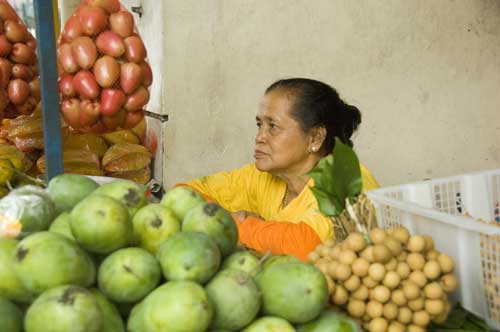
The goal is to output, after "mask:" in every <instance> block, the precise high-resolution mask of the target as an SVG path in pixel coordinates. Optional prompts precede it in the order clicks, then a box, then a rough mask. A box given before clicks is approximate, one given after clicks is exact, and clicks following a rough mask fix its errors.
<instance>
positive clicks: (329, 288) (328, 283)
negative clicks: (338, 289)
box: [325, 276, 335, 294]
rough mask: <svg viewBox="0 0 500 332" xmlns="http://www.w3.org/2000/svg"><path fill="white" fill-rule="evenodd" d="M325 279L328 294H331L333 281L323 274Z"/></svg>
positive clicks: (333, 290)
mask: <svg viewBox="0 0 500 332" xmlns="http://www.w3.org/2000/svg"><path fill="white" fill-rule="evenodd" d="M325 279H326V284H327V285H328V294H333V293H334V292H335V282H333V280H332V278H330V277H329V276H325Z"/></svg>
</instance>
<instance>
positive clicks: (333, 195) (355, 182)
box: [308, 139, 362, 216]
mask: <svg viewBox="0 0 500 332" xmlns="http://www.w3.org/2000/svg"><path fill="white" fill-rule="evenodd" d="M308 175H309V176H310V177H311V178H313V180H314V187H313V188H311V190H312V191H313V193H314V195H315V197H316V200H317V201H318V205H319V207H320V211H321V212H322V213H323V214H325V215H328V216H333V215H339V214H341V213H342V211H344V209H345V200H346V198H349V199H351V200H355V199H356V197H357V196H358V195H359V194H360V193H361V185H362V183H361V169H360V166H359V160H358V157H357V156H356V153H354V151H353V150H352V149H351V147H349V146H348V145H345V144H344V143H342V142H341V141H340V140H339V139H336V142H335V148H334V150H333V155H332V154H330V155H328V156H326V157H325V158H322V159H321V160H320V161H319V162H318V165H317V166H316V167H315V168H313V169H312V170H311V171H310V172H309V173H308ZM315 189H316V190H315ZM328 200H329V201H330V202H328V203H327V201H328Z"/></svg>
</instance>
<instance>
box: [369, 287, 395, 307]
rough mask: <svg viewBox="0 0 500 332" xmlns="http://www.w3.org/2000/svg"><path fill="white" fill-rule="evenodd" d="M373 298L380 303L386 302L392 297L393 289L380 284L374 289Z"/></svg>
mask: <svg viewBox="0 0 500 332" xmlns="http://www.w3.org/2000/svg"><path fill="white" fill-rule="evenodd" d="M372 296H373V299H374V300H376V301H377V302H380V303H386V302H387V301H389V299H390V298H391V291H390V290H389V288H387V287H385V286H382V285H378V286H376V287H375V288H374V289H373V290H372Z"/></svg>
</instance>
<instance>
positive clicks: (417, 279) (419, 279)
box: [408, 270, 427, 288]
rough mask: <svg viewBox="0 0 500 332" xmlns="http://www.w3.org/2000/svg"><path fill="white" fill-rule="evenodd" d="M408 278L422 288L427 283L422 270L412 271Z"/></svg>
mask: <svg viewBox="0 0 500 332" xmlns="http://www.w3.org/2000/svg"><path fill="white" fill-rule="evenodd" d="M408 280H410V281H413V282H414V283H415V284H416V285H417V286H418V287H420V288H424V287H425V285H426V284H427V277H426V276H425V274H424V272H422V271H420V270H416V271H413V272H412V273H410V275H409V276H408Z"/></svg>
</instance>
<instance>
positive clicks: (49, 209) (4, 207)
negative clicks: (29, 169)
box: [0, 186, 55, 238]
mask: <svg viewBox="0 0 500 332" xmlns="http://www.w3.org/2000/svg"><path fill="white" fill-rule="evenodd" d="M54 217H55V205H54V202H53V201H52V199H51V198H50V196H49V195H48V193H47V192H46V191H45V190H44V189H42V188H39V187H36V186H24V187H22V188H19V189H15V190H13V191H11V192H10V193H9V194H8V195H7V196H5V197H4V198H2V199H0V237H12V238H14V237H18V236H24V235H28V234H30V233H32V232H38V231H43V230H46V229H48V228H49V226H50V223H51V222H52V220H53V219H54Z"/></svg>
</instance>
